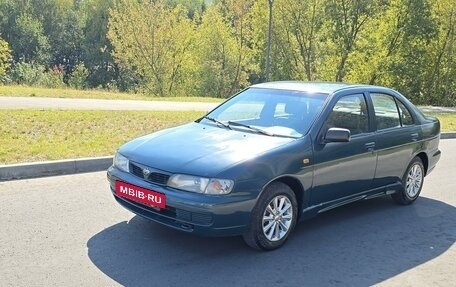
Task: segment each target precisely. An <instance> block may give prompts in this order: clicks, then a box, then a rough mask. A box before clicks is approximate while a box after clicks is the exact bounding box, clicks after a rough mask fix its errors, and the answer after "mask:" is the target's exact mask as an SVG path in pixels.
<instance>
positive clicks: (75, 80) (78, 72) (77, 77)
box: [68, 63, 89, 89]
mask: <svg viewBox="0 0 456 287" xmlns="http://www.w3.org/2000/svg"><path fill="white" fill-rule="evenodd" d="M88 75H89V70H87V68H86V67H85V66H84V64H83V63H79V64H77V65H76V67H75V68H74V70H73V72H72V73H71V75H70V77H69V79H68V85H69V86H70V87H71V88H76V89H83V88H84V87H85V86H84V85H85V80H86V79H87V76H88Z"/></svg>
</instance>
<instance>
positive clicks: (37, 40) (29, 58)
mask: <svg viewBox="0 0 456 287" xmlns="http://www.w3.org/2000/svg"><path fill="white" fill-rule="evenodd" d="M13 35H15V36H14V37H12V39H10V42H9V43H10V45H11V48H12V50H13V55H14V58H15V59H16V61H21V62H28V63H37V64H47V63H48V62H49V59H50V48H51V47H50V45H49V40H48V38H47V37H46V35H45V34H44V29H43V25H42V23H41V22H40V21H39V20H38V19H36V18H34V17H33V16H32V15H31V14H28V13H24V14H22V15H20V16H19V17H18V18H17V19H16V22H15V26H14V29H13Z"/></svg>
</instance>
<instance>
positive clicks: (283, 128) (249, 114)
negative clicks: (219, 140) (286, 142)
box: [203, 88, 327, 138]
mask: <svg viewBox="0 0 456 287" xmlns="http://www.w3.org/2000/svg"><path fill="white" fill-rule="evenodd" d="M326 97H327V94H322V93H310V92H302V91H289V90H278V89H264V88H249V89H247V90H244V91H242V92H241V93H239V94H237V95H236V96H234V97H232V98H231V99H230V100H228V101H227V102H225V103H224V104H222V105H221V106H219V107H218V108H217V109H215V110H213V111H212V112H210V113H209V114H208V115H206V117H205V118H204V119H203V121H204V122H210V123H212V124H216V125H219V126H220V127H221V128H230V129H248V130H250V131H252V132H256V133H261V134H264V135H268V136H284V137H296V138H298V137H301V136H303V135H304V134H305V133H307V131H308V129H309V127H310V125H311V124H312V122H313V120H314V118H315V116H316V115H317V114H318V112H319V111H320V109H321V107H322V105H323V103H324V101H325V99H326Z"/></svg>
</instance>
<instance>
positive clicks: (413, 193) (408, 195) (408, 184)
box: [391, 157, 424, 205]
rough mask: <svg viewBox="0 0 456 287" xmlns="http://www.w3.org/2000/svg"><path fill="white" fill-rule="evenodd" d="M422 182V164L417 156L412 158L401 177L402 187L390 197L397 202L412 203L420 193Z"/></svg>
mask: <svg viewBox="0 0 456 287" xmlns="http://www.w3.org/2000/svg"><path fill="white" fill-rule="evenodd" d="M423 183H424V166H423V162H422V161H421V159H420V158H419V157H415V158H413V160H412V162H411V163H410V164H409V166H408V168H407V170H406V171H405V174H404V176H403V177H402V185H403V189H402V190H401V192H398V193H394V194H392V195H391V197H392V198H393V199H394V200H395V201H396V202H397V203H399V204H403V205H407V204H411V203H413V202H414V201H415V200H416V199H417V198H418V196H419V195H420V192H421V189H422V188H423Z"/></svg>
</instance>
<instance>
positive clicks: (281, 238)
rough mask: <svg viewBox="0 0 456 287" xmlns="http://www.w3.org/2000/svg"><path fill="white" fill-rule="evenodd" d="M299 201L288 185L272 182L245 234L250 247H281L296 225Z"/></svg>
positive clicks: (265, 248)
mask: <svg viewBox="0 0 456 287" xmlns="http://www.w3.org/2000/svg"><path fill="white" fill-rule="evenodd" d="M297 211H298V204H297V202H296V197H295V195H294V193H293V191H292V190H291V189H290V187H288V186H287V185H286V184H283V183H281V182H275V183H272V184H270V185H269V186H268V187H266V189H265V190H264V192H263V194H262V195H261V196H260V199H259V200H258V202H257V204H256V206H255V208H254V209H253V211H252V214H251V221H250V226H249V230H248V232H247V233H246V234H244V235H243V238H244V241H245V242H246V243H247V245H249V246H250V247H253V248H255V249H260V250H273V249H276V248H279V247H281V246H282V245H283V244H284V243H285V241H286V240H287V238H288V236H289V235H290V233H291V231H292V230H293V228H294V226H295V225H296V220H297V214H298V212H297Z"/></svg>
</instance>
